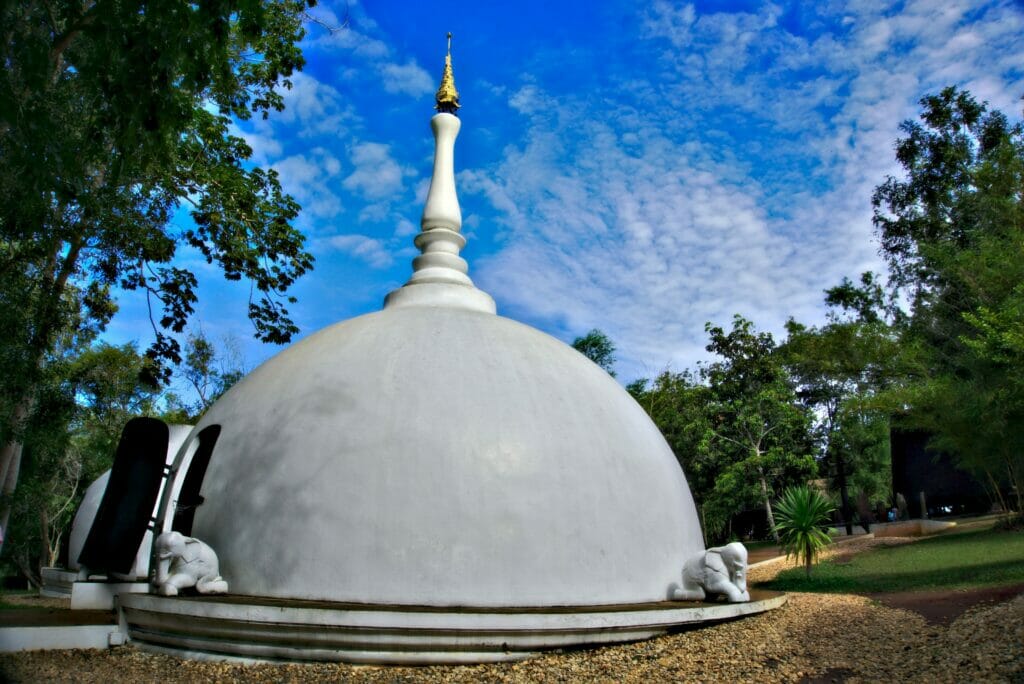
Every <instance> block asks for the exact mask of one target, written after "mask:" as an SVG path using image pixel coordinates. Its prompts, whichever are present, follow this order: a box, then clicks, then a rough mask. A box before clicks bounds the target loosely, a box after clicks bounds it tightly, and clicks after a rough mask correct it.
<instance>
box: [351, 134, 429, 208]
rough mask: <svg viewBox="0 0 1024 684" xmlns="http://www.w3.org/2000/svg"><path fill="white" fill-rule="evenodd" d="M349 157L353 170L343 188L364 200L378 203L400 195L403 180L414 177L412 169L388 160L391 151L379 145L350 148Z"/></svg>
mask: <svg viewBox="0 0 1024 684" xmlns="http://www.w3.org/2000/svg"><path fill="white" fill-rule="evenodd" d="M349 156H350V159H351V161H352V164H353V166H354V167H355V170H354V171H353V172H352V173H351V174H350V175H349V176H348V177H347V178H345V180H344V182H343V183H342V185H343V186H344V187H345V188H346V189H347V190H349V191H351V192H358V193H360V194H361V195H362V196H363V197H365V198H367V199H372V200H381V199H384V198H388V197H394V196H396V195H399V194H400V193H401V192H402V189H403V187H402V186H403V179H404V178H406V177H407V176H412V175H414V174H415V171H413V170H412V169H410V168H407V167H404V166H402V165H401V164H399V163H398V162H396V161H395V159H394V157H392V156H391V149H390V147H389V146H388V145H384V144H381V143H374V142H361V143H358V144H356V145H353V146H352V150H351V152H350V155H349Z"/></svg>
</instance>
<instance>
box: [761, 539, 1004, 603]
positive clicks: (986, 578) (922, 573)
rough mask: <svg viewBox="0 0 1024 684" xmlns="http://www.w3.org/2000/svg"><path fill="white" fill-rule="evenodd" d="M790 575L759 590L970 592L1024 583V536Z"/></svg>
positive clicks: (945, 545) (892, 551) (927, 546)
mask: <svg viewBox="0 0 1024 684" xmlns="http://www.w3.org/2000/svg"><path fill="white" fill-rule="evenodd" d="M835 560H836V559H830V560H827V561H824V562H822V563H819V564H818V565H816V566H815V567H814V570H813V571H812V573H811V578H810V579H808V578H807V576H806V574H805V573H804V569H803V567H799V568H791V569H788V570H784V571H782V572H780V573H779V575H778V576H777V577H776V578H775V579H774V580H772V581H770V582H765V583H763V584H761V585H759V586H761V587H763V588H766V589H777V590H781V591H820V592H834V593H850V594H863V593H872V592H890V591H913V590H915V589H921V590H924V589H966V588H971V587H988V586H997V585H1003V584H1017V583H1021V582H1024V532H1020V531H1004V530H978V531H971V532H964V533H959V534H948V535H942V536H938V537H932V538H929V539H922V540H921V541H918V542H915V543H913V544H907V545H905V546H896V547H892V548H887V549H877V550H874V551H869V552H866V553H860V554H857V555H855V556H852V557H851V558H848V559H845V560H841V562H839V563H836V562H835Z"/></svg>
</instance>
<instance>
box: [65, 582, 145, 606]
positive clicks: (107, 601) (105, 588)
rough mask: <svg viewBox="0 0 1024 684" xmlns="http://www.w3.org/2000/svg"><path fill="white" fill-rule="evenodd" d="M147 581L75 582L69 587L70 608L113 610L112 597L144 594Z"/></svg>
mask: <svg viewBox="0 0 1024 684" xmlns="http://www.w3.org/2000/svg"><path fill="white" fill-rule="evenodd" d="M149 590H150V586H149V583H148V582H91V581H90V582H75V583H74V585H72V587H71V609H72V610H113V609H114V598H115V597H116V596H122V595H125V594H145V593H147V592H148V591H149Z"/></svg>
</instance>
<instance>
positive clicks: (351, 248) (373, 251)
mask: <svg viewBox="0 0 1024 684" xmlns="http://www.w3.org/2000/svg"><path fill="white" fill-rule="evenodd" d="M318 244H319V245H321V246H323V247H325V248H331V249H336V250H338V251H341V252H344V253H346V254H349V255H350V256H353V257H356V258H358V259H362V260H363V261H365V262H366V263H367V264H369V265H370V266H372V267H373V268H387V267H388V266H390V265H391V264H392V263H393V261H394V257H393V256H392V254H391V250H390V249H389V248H388V247H387V246H386V245H385V244H384V243H383V242H381V241H380V240H377V239H376V238H372V237H368V236H366V235H358V234H354V233H353V234H348V235H334V236H332V237H327V238H322V239H321V240H319V241H318Z"/></svg>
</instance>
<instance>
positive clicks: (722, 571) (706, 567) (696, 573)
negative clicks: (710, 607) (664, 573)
mask: <svg viewBox="0 0 1024 684" xmlns="http://www.w3.org/2000/svg"><path fill="white" fill-rule="evenodd" d="M707 594H722V595H724V596H725V597H726V598H728V599H729V601H731V602H732V603H741V602H743V601H749V600H750V592H748V591H747V549H746V547H744V546H743V544H740V543H739V542H733V543H731V544H726V545H725V546H717V547H714V548H711V549H708V550H707V551H701V552H700V553H696V554H694V555H692V556H690V557H689V558H687V559H686V563H685V564H684V565H683V586H682V587H679V586H677V585H675V584H673V585H672V589H671V590H670V592H669V598H671V599H672V600H674V601H703V600H704V598H705V597H706V595H707Z"/></svg>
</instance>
